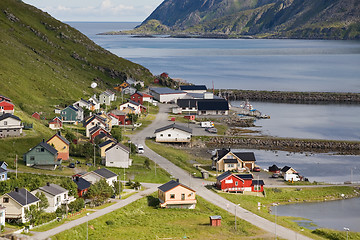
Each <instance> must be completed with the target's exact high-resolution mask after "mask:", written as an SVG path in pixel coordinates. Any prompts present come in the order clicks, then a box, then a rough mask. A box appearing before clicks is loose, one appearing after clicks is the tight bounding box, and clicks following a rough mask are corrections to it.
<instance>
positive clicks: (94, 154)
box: [94, 139, 96, 167]
mask: <svg viewBox="0 0 360 240" xmlns="http://www.w3.org/2000/svg"><path fill="white" fill-rule="evenodd" d="M94 140H95V139H94ZM95 147H96V144H95V143H94V167H95Z"/></svg>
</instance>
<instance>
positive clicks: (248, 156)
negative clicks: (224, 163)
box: [233, 152, 256, 161]
mask: <svg viewBox="0 0 360 240" xmlns="http://www.w3.org/2000/svg"><path fill="white" fill-rule="evenodd" d="M233 153H234V154H235V155H236V156H237V157H238V158H240V159H241V160H242V161H256V159H255V154H254V153H253V152H233Z"/></svg>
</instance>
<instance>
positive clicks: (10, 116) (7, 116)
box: [0, 113, 21, 121]
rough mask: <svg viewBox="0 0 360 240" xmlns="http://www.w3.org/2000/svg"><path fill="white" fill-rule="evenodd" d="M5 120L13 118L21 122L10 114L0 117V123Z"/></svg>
mask: <svg viewBox="0 0 360 240" xmlns="http://www.w3.org/2000/svg"><path fill="white" fill-rule="evenodd" d="M7 118H13V119H15V120H18V121H21V119H20V118H19V117H17V116H15V115H12V114H11V113H5V114H3V115H1V116H0V121H1V120H4V119H7Z"/></svg>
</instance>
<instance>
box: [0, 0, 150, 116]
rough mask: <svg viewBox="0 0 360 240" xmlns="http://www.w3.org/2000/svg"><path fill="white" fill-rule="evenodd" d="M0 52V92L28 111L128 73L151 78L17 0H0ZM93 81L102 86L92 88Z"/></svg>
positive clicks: (86, 93) (120, 79)
mask: <svg viewBox="0 0 360 240" xmlns="http://www.w3.org/2000/svg"><path fill="white" fill-rule="evenodd" d="M0 52H1V55H0V95H5V96H7V97H10V98H11V99H12V100H13V101H14V102H15V104H16V105H17V107H20V108H21V109H22V110H23V111H25V112H26V113H32V112H33V111H49V110H50V109H53V107H52V106H53V105H55V104H61V103H62V104H64V103H65V104H69V103H72V102H73V101H74V100H77V99H79V98H80V97H86V96H90V95H93V94H94V93H96V92H100V91H101V90H104V89H106V88H112V87H113V86H114V85H115V84H117V83H121V82H123V81H124V80H125V79H126V78H128V77H131V78H134V79H141V80H145V81H149V80H150V79H151V78H152V74H151V73H150V72H149V71H148V70H147V69H145V68H144V67H142V66H140V65H138V64H134V63H132V62H130V61H128V60H125V59H122V58H119V57H117V56H116V55H114V54H112V53H110V52H109V51H107V50H105V49H103V48H101V47H99V46H97V45H96V44H95V43H93V42H92V41H91V40H90V39H88V38H87V37H86V36H84V35H83V34H81V33H80V32H79V31H77V30H75V29H74V28H72V27H70V26H69V25H66V24H64V23H62V22H60V21H57V20H56V19H54V18H52V17H51V16H50V15H48V14H47V13H44V12H42V11H40V10H38V9H36V8H34V7H32V6H30V5H27V4H25V3H23V2H22V1H18V0H1V1H0ZM93 81H95V82H97V83H98V86H99V88H97V89H95V90H94V89H92V88H90V84H91V83H92V82H93Z"/></svg>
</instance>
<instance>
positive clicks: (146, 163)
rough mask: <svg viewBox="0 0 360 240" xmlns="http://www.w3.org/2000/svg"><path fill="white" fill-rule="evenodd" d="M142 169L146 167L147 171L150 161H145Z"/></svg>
mask: <svg viewBox="0 0 360 240" xmlns="http://www.w3.org/2000/svg"><path fill="white" fill-rule="evenodd" d="M144 167H146V168H147V169H150V161H149V159H145V161H144Z"/></svg>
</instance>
